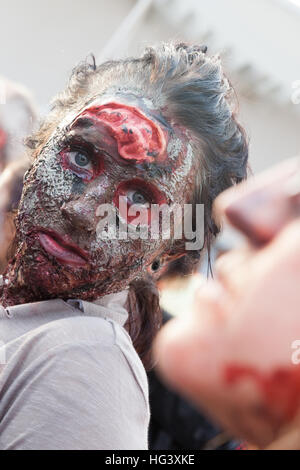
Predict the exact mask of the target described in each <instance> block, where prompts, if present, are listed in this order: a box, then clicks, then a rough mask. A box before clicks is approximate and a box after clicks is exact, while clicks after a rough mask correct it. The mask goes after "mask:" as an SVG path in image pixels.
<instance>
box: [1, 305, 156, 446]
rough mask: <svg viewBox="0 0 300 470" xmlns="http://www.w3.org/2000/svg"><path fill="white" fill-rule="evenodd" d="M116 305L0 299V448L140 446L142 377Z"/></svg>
mask: <svg viewBox="0 0 300 470" xmlns="http://www.w3.org/2000/svg"><path fill="white" fill-rule="evenodd" d="M126 318H127V312H126V311H125V314H124V313H122V312H120V311H114V310H112V309H111V308H108V307H107V306H105V307H104V306H103V305H96V304H94V303H90V302H82V301H80V300H79V301H76V300H75V301H68V302H64V301H63V300H60V299H56V300H48V301H43V302H36V303H32V304H23V305H18V306H14V307H9V308H6V309H4V308H3V307H2V306H0V363H1V362H2V363H4V364H3V365H0V449H105V450H121V449H147V445H148V442H147V437H148V436H147V435H148V425H149V415H150V414H149V403H148V384H147V376H146V373H145V370H144V367H143V365H142V363H141V361H140V359H139V357H138V355H137V353H136V351H135V349H134V347H133V345H132V342H131V339H130V337H129V335H128V334H127V332H126V331H125V329H124V328H123V325H124V323H125V321H126Z"/></svg>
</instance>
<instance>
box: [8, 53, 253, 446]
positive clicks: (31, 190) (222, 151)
mask: <svg viewBox="0 0 300 470" xmlns="http://www.w3.org/2000/svg"><path fill="white" fill-rule="evenodd" d="M29 145H30V147H31V149H32V156H33V164H32V167H31V168H30V170H29V171H28V172H27V173H26V175H25V178H24V189H23V194H22V198H21V202H20V205H19V209H18V215H17V219H16V237H15V240H14V244H13V247H12V257H11V259H10V262H9V264H8V267H7V270H6V272H5V273H4V275H3V285H2V292H1V303H2V307H1V312H0V314H1V340H2V341H3V342H4V343H5V344H3V354H4V353H5V365H4V367H3V370H2V373H1V376H0V380H1V385H0V416H1V424H0V435H1V446H2V448H18V449H21V448H22V449H23V448H26V449H29V448H35V449H40V448H43V449H45V448H48V449H56V448H60V449H66V448H67V449H73V448H77V449H90V448H94V449H144V448H147V428H148V422H149V404H148V388H147V380H146V375H145V369H144V367H145V368H149V367H151V365H152V364H151V363H152V360H151V345H152V342H153V338H154V336H155V334H156V332H157V331H158V329H159V327H160V322H161V315H160V309H159V301H158V294H157V290H156V288H155V281H156V280H157V279H158V278H159V277H160V276H161V275H162V273H163V272H164V270H165V269H166V267H167V266H168V263H170V262H172V260H175V259H177V258H179V257H184V258H185V262H186V263H187V265H188V266H189V269H190V271H192V269H193V267H194V266H195V265H196V263H197V261H198V260H199V256H200V251H201V250H200V249H197V250H195V251H194V250H191V251H186V248H185V242H186V240H185V239H181V240H177V239H174V237H173V236H172V233H171V236H170V237H169V238H168V239H163V238H160V239H155V240H153V239H151V238H150V237H149V238H147V239H142V238H137V237H132V238H128V239H125V240H123V239H118V238H115V237H113V238H112V239H110V238H109V237H106V238H105V237H102V236H101V237H100V236H99V231H98V230H97V226H98V224H99V222H100V221H101V217H100V214H99V207H100V206H101V205H102V204H106V205H107V204H109V205H110V206H112V207H114V208H115V211H116V214H117V217H118V221H119V224H121V222H122V221H123V220H124V218H125V219H126V217H127V215H128V214H127V212H128V213H129V210H130V208H131V207H132V206H133V205H135V206H136V205H137V206H138V207H139V208H140V209H141V210H142V209H143V213H144V214H145V213H146V216H145V218H144V220H143V225H144V226H145V225H146V226H147V227H148V229H149V230H150V225H151V223H152V220H150V219H151V214H150V209H149V207H150V205H151V204H156V205H158V206H161V205H162V204H168V205H169V206H171V207H172V205H174V204H179V205H182V204H184V203H191V204H196V203H203V204H204V205H205V230H204V233H205V245H206V246H207V247H209V244H210V241H211V239H212V237H213V236H214V235H215V234H216V233H217V231H218V228H217V226H216V224H215V223H214V221H213V219H212V216H211V206H212V201H213V199H214V198H215V197H216V195H217V194H218V193H219V192H221V191H222V190H224V189H225V188H227V187H229V186H231V185H232V184H234V183H235V182H239V181H241V180H242V179H243V178H244V177H245V175H246V164H247V155H248V151H247V141H246V138H245V134H244V131H243V129H242V128H241V126H240V125H239V123H238V122H237V120H236V111H235V103H234V94H233V90H232V88H231V86H230V84H229V82H228V80H227V78H226V77H225V75H224V72H223V70H222V67H221V64H220V60H219V58H218V57H212V58H209V57H207V56H206V55H205V52H204V51H203V50H202V49H201V47H189V46H187V45H185V44H179V45H172V44H163V45H159V46H157V47H155V48H150V49H148V50H147V51H146V53H145V54H144V55H143V56H142V57H141V58H135V59H126V60H123V61H114V62H106V63H104V64H102V65H100V66H98V67H96V65H95V64H94V63H93V64H92V65H89V64H87V63H85V64H83V65H81V66H79V67H77V68H76V69H75V70H74V72H73V74H72V77H71V80H70V83H69V86H68V88H67V89H66V90H65V92H64V93H63V94H61V95H60V96H59V97H58V98H57V99H56V101H55V102H54V105H53V109H52V111H51V113H50V114H49V116H48V117H47V118H46V120H45V122H44V123H43V125H42V126H41V128H40V130H39V131H38V132H37V134H36V135H34V136H33V137H32V138H31V139H29ZM120 196H121V199H120ZM124 198H125V200H126V206H125V208H124V205H122V204H120V200H124ZM128 222H129V225H131V226H135V219H134V218H130V217H129V216H128ZM108 231H109V227H108ZM137 231H138V227H137ZM142 364H143V365H142ZM143 366H144V367H143Z"/></svg>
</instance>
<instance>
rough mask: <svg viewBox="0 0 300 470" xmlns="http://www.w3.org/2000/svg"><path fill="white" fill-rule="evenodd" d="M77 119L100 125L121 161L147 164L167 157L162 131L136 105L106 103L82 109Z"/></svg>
mask: <svg viewBox="0 0 300 470" xmlns="http://www.w3.org/2000/svg"><path fill="white" fill-rule="evenodd" d="M78 118H79V119H80V118H89V119H90V120H92V121H93V122H94V124H95V125H96V126H97V125H99V124H101V125H102V126H104V127H105V128H106V130H107V131H108V132H109V134H110V135H111V136H112V137H113V138H114V139H115V140H116V142H117V146H118V152H119V155H120V156H121V157H122V158H124V159H125V160H135V161H138V162H149V163H150V162H155V161H163V160H165V158H166V156H167V151H166V147H167V144H166V137H165V134H164V131H163V130H162V129H161V127H160V126H159V124H158V123H156V122H154V121H152V120H151V119H150V118H148V117H147V116H145V115H144V114H143V113H142V112H141V111H140V110H139V109H138V108H135V107H133V106H127V105H124V104H120V103H107V104H104V105H102V106H93V107H90V108H88V109H86V110H84V111H83V112H82V113H81V114H80V116H79V117H78Z"/></svg>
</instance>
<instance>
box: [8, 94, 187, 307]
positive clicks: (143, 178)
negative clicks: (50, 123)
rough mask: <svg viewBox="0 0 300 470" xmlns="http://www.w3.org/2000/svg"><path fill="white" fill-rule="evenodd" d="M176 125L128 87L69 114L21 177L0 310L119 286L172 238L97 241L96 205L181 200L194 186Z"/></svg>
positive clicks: (142, 270)
mask: <svg viewBox="0 0 300 470" xmlns="http://www.w3.org/2000/svg"><path fill="white" fill-rule="evenodd" d="M188 142H189V140H188V136H187V135H186V132H185V130H184V129H181V128H179V126H176V125H175V124H174V123H169V122H167V121H165V119H164V118H163V116H162V115H161V114H160V112H159V111H158V110H156V109H153V105H151V103H150V102H149V101H148V100H147V101H146V100H143V99H142V98H140V97H138V98H137V97H136V96H134V95H133V94H131V93H129V92H128V91H124V92H121V91H120V92H119V93H115V94H114V95H112V96H109V97H107V94H105V93H104V94H103V95H100V96H98V97H97V98H95V99H93V100H92V101H91V100H90V102H88V103H86V104H85V106H84V107H82V108H81V109H78V110H77V111H75V112H72V113H71V114H69V115H67V116H66V117H65V118H64V119H63V120H62V122H61V123H60V124H59V125H58V127H57V128H56V130H55V131H54V133H53V134H52V135H51V137H50V139H49V140H48V142H47V143H46V145H45V146H44V147H43V148H42V150H41V151H40V153H39V155H38V157H37V158H36V160H35V161H34V164H33V166H32V168H31V169H30V170H29V171H28V172H27V174H26V176H25V180H24V190H23V195H22V199H21V203H20V206H19V213H18V217H17V235H16V240H15V255H14V257H13V259H12V260H11V262H10V264H9V266H8V269H7V272H6V273H5V275H4V284H3V292H2V304H3V305H12V304H22V303H26V302H31V301H37V300H43V299H50V298H57V297H60V298H74V297H79V298H81V299H83V300H90V301H92V300H95V299H96V298H98V297H100V296H102V295H104V294H108V293H112V292H118V291H120V290H122V289H124V288H127V287H128V286H129V284H130V282H131V281H133V280H136V279H140V278H143V277H144V276H145V274H146V273H147V272H150V269H151V264H152V263H153V261H154V260H155V259H156V258H157V257H162V256H164V255H166V254H167V253H168V252H169V251H170V250H171V246H172V240H170V239H169V240H162V239H159V240H153V239H150V238H148V239H135V240H134V239H131V238H130V237H128V239H124V240H119V239H109V238H108V239H105V240H104V239H102V238H100V237H99V236H98V235H97V230H96V229H97V224H98V223H99V220H100V218H99V217H98V216H97V208H98V207H99V205H101V204H113V205H114V206H115V207H116V210H117V215H119V216H120V214H118V202H117V201H118V197H119V196H124V197H126V199H127V205H128V206H129V207H130V206H131V205H132V204H135V205H136V204H138V205H140V206H141V207H143V208H144V207H148V205H149V204H158V205H160V204H168V205H172V204H175V203H177V204H183V203H186V202H189V201H188V198H189V197H190V196H191V194H192V191H193V185H194V165H193V154H192V150H191V147H190V144H189V143H188Z"/></svg>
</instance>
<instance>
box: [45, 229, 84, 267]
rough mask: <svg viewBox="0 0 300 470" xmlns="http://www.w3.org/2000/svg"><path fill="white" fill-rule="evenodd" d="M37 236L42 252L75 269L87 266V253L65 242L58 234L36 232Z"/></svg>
mask: <svg viewBox="0 0 300 470" xmlns="http://www.w3.org/2000/svg"><path fill="white" fill-rule="evenodd" d="M37 235H38V239H39V242H40V244H41V245H42V247H43V248H44V250H45V251H47V253H49V254H50V255H52V256H54V257H55V258H56V259H57V260H58V261H60V262H61V263H63V264H67V265H70V266H77V267H80V266H85V265H86V264H88V255H87V253H86V252H85V251H84V250H82V249H81V248H79V247H78V246H76V245H74V244H73V243H69V242H66V241H65V240H64V238H63V237H62V236H61V235H59V234H58V233H56V232H53V231H38V232H37Z"/></svg>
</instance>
